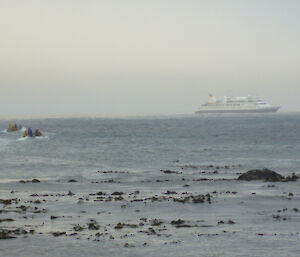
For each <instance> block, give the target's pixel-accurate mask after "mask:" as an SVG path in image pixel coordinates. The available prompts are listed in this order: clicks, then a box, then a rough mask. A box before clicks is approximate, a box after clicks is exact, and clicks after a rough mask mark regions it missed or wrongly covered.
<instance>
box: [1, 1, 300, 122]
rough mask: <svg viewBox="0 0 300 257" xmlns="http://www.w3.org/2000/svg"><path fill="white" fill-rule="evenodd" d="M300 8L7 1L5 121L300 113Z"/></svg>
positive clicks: (288, 4) (298, 4)
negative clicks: (242, 98) (205, 110)
mask: <svg viewBox="0 0 300 257" xmlns="http://www.w3.org/2000/svg"><path fill="white" fill-rule="evenodd" d="M299 46H300V1H298V0H181V1H179V0H169V1H168V0H148V1H146V0H145V1H143V0H126V1H125V0H119V1H117V0H107V1H101V0H88V1H87V0H48V1H47V0H44V1H43V0H35V1H33V0H27V1H21V0H20V1H14V0H7V1H6V0H1V1H0V89H1V94H0V109H1V112H0V116H2V117H3V116H10V115H19V116H20V115H40V116H41V115H44V116H48V115H143V114H176V113H192V112H194V111H195V109H196V108H197V107H198V106H199V105H200V104H201V103H202V102H203V101H205V100H206V98H207V94H208V93H213V94H215V95H216V96H219V97H221V96H223V95H224V94H227V95H229V94H231V95H248V94H253V95H259V96H261V97H263V98H265V99H266V100H268V101H269V102H271V103H273V104H277V105H282V106H283V107H282V110H283V111H300V101H299V98H300V97H299V96H300V47H299Z"/></svg>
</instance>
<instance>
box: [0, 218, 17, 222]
mask: <svg viewBox="0 0 300 257" xmlns="http://www.w3.org/2000/svg"><path fill="white" fill-rule="evenodd" d="M13 221H15V220H14V219H9V218H7V219H0V223H1V222H13Z"/></svg>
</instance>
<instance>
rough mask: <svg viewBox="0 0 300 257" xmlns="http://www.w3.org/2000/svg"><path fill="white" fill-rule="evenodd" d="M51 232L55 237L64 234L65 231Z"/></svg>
mask: <svg viewBox="0 0 300 257" xmlns="http://www.w3.org/2000/svg"><path fill="white" fill-rule="evenodd" d="M51 234H52V235H53V236H55V237H57V236H62V235H65V234H66V232H52V233H51Z"/></svg>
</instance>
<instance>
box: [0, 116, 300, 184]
mask: <svg viewBox="0 0 300 257" xmlns="http://www.w3.org/2000/svg"><path fill="white" fill-rule="evenodd" d="M9 122H14V121H6V120H5V121H3V120H2V121H0V128H1V130H4V129H5V128H6V126H7V124H8V123H9ZM18 123H21V124H22V125H24V126H25V127H29V126H30V127H32V128H39V129H40V130H41V131H42V132H43V133H44V135H45V137H44V138H42V139H35V140H30V139H28V140H23V139H22V138H21V135H20V133H18V132H15V133H1V134H0V157H1V166H0V178H1V179H7V178H10V179H17V178H31V177H36V176H38V177H48V178H51V177H60V176H62V177H63V176H75V175H78V176H83V177H89V176H92V174H94V172H95V171H96V170H99V169H112V170H120V169H121V170H131V171H136V172H146V173H151V171H153V170H157V169H169V168H170V169H171V168H172V167H174V166H176V164H177V163H180V164H187V165H209V164H214V165H240V166H241V167H242V168H243V169H244V170H247V169H250V168H259V167H269V168H273V169H275V170H278V171H280V172H282V173H290V172H297V171H299V169H300V160H299V151H300V114H281V113H278V114H271V115H270V114H268V115H258V116H257V115H242V116H241V115H229V116H188V117H157V118H137V119H130V118H128V119H41V120H24V121H18Z"/></svg>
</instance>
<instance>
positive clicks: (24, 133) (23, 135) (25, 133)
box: [22, 129, 27, 137]
mask: <svg viewBox="0 0 300 257" xmlns="http://www.w3.org/2000/svg"><path fill="white" fill-rule="evenodd" d="M22 137H27V129H26V130H24V131H23V133H22Z"/></svg>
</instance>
